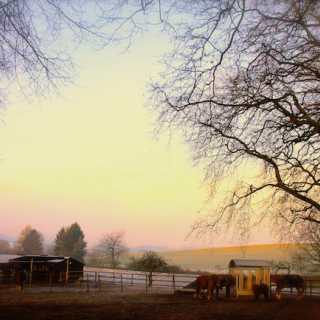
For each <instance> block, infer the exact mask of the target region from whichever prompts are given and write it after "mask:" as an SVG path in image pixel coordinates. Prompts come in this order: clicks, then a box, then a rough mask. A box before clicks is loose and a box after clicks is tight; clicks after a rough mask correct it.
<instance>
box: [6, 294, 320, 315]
mask: <svg viewBox="0 0 320 320" xmlns="http://www.w3.org/2000/svg"><path fill="white" fill-rule="evenodd" d="M0 310H1V311H0V312H1V319H2V320H13V319H15V320H16V319H21V320H29V319H30V320H31V319H32V320H33V319H37V320H44V319H46V320H51V319H52V320H53V319H54V320H56V319H70V320H73V319H74V320H75V319H76V320H85V319H86V320H91V319H92V320H93V319H98V320H99V319H110V320H138V319H139V320H146V319H152V320H158V319H165V320H178V319H181V320H191V319H196V320H201V319H210V320H229V319H230V320H231V319H237V320H242V319H247V320H251V319H252V320H253V319H259V320H269V319H270V320H271V319H276V320H286V319H290V320H301V319H303V320H315V319H318V317H319V315H320V303H319V300H318V299H316V298H309V297H306V298H304V299H302V300H298V301H297V300H295V299H293V298H288V299H285V300H282V301H280V302H277V301H271V302H265V301H263V300H261V301H257V302H256V301H253V300H252V299H238V300H236V299H231V300H225V299H221V300H219V301H214V302H212V301H210V302H208V301H206V300H195V299H194V298H193V297H192V295H182V294H175V295H172V294H171V295H168V294H149V295H145V294H141V293H137V292H136V293H135V292H131V293H130V294H129V293H128V292H125V293H120V292H119V291H118V292H117V293H116V292H111V291H103V292H99V291H91V292H89V293H88V292H59V293H57V292H46V293H45V294H44V293H42V292H28V291H26V292H24V293H21V292H18V291H17V290H8V291H6V290H1V291H0Z"/></svg>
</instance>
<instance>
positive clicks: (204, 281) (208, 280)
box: [195, 274, 218, 300]
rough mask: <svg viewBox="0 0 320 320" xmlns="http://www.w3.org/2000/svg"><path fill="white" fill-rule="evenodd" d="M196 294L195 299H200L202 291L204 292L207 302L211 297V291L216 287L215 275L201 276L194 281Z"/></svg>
mask: <svg viewBox="0 0 320 320" xmlns="http://www.w3.org/2000/svg"><path fill="white" fill-rule="evenodd" d="M195 282H196V294H195V298H200V297H201V296H202V295H203V293H202V292H203V291H204V290H206V292H207V298H208V300H211V299H212V297H213V290H214V289H215V288H216V287H217V285H218V276H217V275H215V274H211V275H201V276H199V277H198V278H197V279H196V281H195Z"/></svg>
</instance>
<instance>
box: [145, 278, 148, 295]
mask: <svg viewBox="0 0 320 320" xmlns="http://www.w3.org/2000/svg"><path fill="white" fill-rule="evenodd" d="M145 281H146V294H148V274H147V273H146V277H145Z"/></svg>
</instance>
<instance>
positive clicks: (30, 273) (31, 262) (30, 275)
mask: <svg viewBox="0 0 320 320" xmlns="http://www.w3.org/2000/svg"><path fill="white" fill-rule="evenodd" d="M32 272H33V258H31V260H30V272H29V286H30V287H32Z"/></svg>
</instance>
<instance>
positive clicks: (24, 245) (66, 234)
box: [0, 223, 87, 261]
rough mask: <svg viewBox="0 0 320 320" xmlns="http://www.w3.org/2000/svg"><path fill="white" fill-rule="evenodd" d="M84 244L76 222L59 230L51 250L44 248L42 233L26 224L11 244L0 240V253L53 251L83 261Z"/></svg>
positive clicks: (84, 253) (42, 252) (82, 234)
mask: <svg viewBox="0 0 320 320" xmlns="http://www.w3.org/2000/svg"><path fill="white" fill-rule="evenodd" d="M86 246H87V243H86V242H85V241H84V233H83V231H82V230H81V227H80V226H79V224H78V223H73V224H71V225H70V226H69V227H63V228H61V229H60V230H59V232H58V233H57V235H56V238H55V241H54V245H53V250H50V249H49V250H45V248H44V238H43V236H42V234H41V233H40V232H39V231H38V230H36V229H34V228H32V227H31V226H26V227H25V228H23V230H22V231H21V232H20V235H19V237H18V239H17V241H16V242H15V243H14V244H13V245H11V244H10V243H9V241H7V240H0V253H2V254H20V255H24V254H35V255H37V254H44V253H53V254H55V255H58V256H70V257H73V258H75V259H77V260H79V261H84V256H85V255H86Z"/></svg>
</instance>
